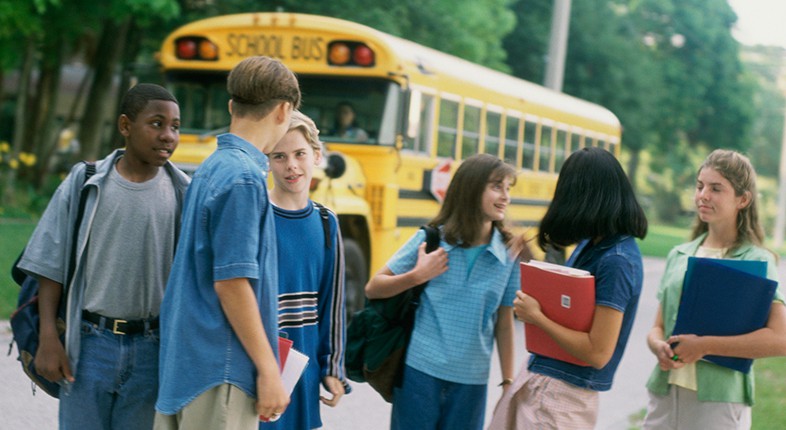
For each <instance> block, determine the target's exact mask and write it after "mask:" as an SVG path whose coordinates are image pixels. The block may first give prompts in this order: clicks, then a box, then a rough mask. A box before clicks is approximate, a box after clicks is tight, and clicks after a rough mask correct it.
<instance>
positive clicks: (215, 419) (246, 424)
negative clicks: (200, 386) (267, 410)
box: [153, 384, 259, 430]
mask: <svg viewBox="0 0 786 430" xmlns="http://www.w3.org/2000/svg"><path fill="white" fill-rule="evenodd" d="M257 428H259V416H258V415H257V412H256V400H254V399H253V398H252V397H249V396H248V395H247V394H246V393H245V392H243V390H241V389H240V388H238V387H236V386H234V385H232V384H222V385H218V386H216V387H213V388H211V389H209V390H207V391H205V392H204V393H202V394H200V395H199V396H197V398H196V399H194V400H192V401H191V402H190V403H189V404H187V405H186V406H185V407H184V408H183V409H181V410H180V411H179V412H178V413H176V414H175V415H164V414H161V413H159V412H156V418H155V423H154V425H153V429H154V430H179V429H183V430H187V429H189V430H190V429H211V430H257Z"/></svg>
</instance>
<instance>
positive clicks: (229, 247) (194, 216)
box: [156, 134, 278, 415]
mask: <svg viewBox="0 0 786 430" xmlns="http://www.w3.org/2000/svg"><path fill="white" fill-rule="evenodd" d="M267 172H268V158H267V156H265V155H264V154H263V153H262V152H260V151H259V150H258V149H257V148H256V147H254V146H253V145H251V144H250V143H248V142H246V141H245V140H243V139H241V138H239V137H237V136H235V135H232V134H222V135H220V136H218V147H217V149H216V151H215V152H214V153H213V154H212V155H211V156H210V157H208V159H207V160H205V161H204V162H203V163H202V164H201V165H200V167H199V168H198V169H197V170H196V172H195V173H194V177H193V180H192V182H191V186H190V187H189V189H188V192H187V194H186V201H185V206H184V208H183V221H182V230H181V233H180V243H179V246H178V249H177V252H176V254H175V261H174V264H173V266H172V271H171V273H170V276H169V282H168V283H167V289H166V292H165V293H164V301H163V303H162V305H161V356H160V359H159V362H160V369H159V376H160V385H159V396H158V402H157V403H156V409H157V410H158V411H159V412H161V413H163V414H166V415H172V414H175V413H177V412H178V411H179V410H181V409H182V408H183V407H184V406H185V405H186V404H188V403H189V402H191V401H192V400H193V399H195V398H196V397H197V396H199V395H200V394H202V393H203V392H205V391H207V390H209V389H210V388H213V387H215V386H217V385H221V384H224V383H229V384H232V385H235V386H237V387H238V388H240V389H242V390H243V391H244V392H245V393H247V394H248V395H249V396H251V397H256V373H257V372H256V368H255V366H254V364H253V363H252V361H251V359H250V357H249V356H248V354H247V353H246V351H245V349H244V348H243V345H242V344H241V343H240V340H239V339H238V337H237V334H235V332H234V330H233V329H232V327H231V326H230V324H229V321H228V320H227V318H226V316H225V315H224V311H223V309H222V307H221V304H220V302H219V300H218V296H217V295H216V292H215V287H214V284H215V282H216V281H222V280H229V279H235V278H246V279H248V281H249V282H250V284H251V287H252V289H253V291H254V295H255V296H256V300H257V303H258V305H259V312H260V315H261V316H262V323H263V325H264V327H265V332H266V335H267V338H268V341H269V342H270V345H271V347H272V348H273V351H274V353H275V354H276V356H277V355H278V341H277V339H278V335H277V333H278V321H277V311H276V309H277V295H278V268H277V267H278V259H277V253H276V241H275V220H274V217H273V215H272V210H271V208H270V203H269V200H268V194H267V187H266V185H267Z"/></svg>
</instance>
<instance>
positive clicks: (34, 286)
mask: <svg viewBox="0 0 786 430" xmlns="http://www.w3.org/2000/svg"><path fill="white" fill-rule="evenodd" d="M83 163H85V177H84V180H83V182H82V184H83V185H84V183H85V182H87V180H88V179H89V178H90V176H92V175H93V174H94V173H95V171H96V166H95V163H91V162H86V161H84V162H83ZM86 195H87V193H86V192H85V190H82V192H81V194H80V195H79V209H78V212H77V215H76V223H75V224H74V226H73V239H72V240H71V243H72V245H73V246H72V248H71V259H70V261H69V264H68V272H67V273H68V276H67V277H66V281H65V284H64V285H63V293H62V294H61V295H60V304H59V306H58V308H57V321H56V325H57V332H58V334H59V335H60V342H62V343H63V344H64V345H65V328H66V319H65V312H66V298H67V296H68V285H67V283H68V282H69V281H70V280H71V277H72V276H73V274H74V268H75V267H76V242H77V239H76V238H77V237H78V235H79V225H80V224H81V223H82V216H83V215H84V211H85V201H86ZM23 254H24V251H22V252H21V253H20V254H19V257H17V259H16V261H15V262H14V265H13V266H12V267H11V277H12V278H13V279H14V281H15V282H16V283H17V284H19V286H20V287H21V289H20V291H19V298H18V300H17V308H16V310H15V311H14V312H13V313H12V314H11V319H10V322H11V331H12V332H13V338H12V339H11V344H10V345H9V347H8V355H11V351H12V350H13V344H14V342H16V349H17V352H18V354H19V355H18V357H17V360H19V361H20V362H21V363H22V370H24V372H25V374H27V376H28V377H29V378H30V380H31V381H32V383H33V385H32V388H33V394H35V391H36V386H37V387H39V388H41V389H42V390H43V391H44V392H45V393H47V394H49V395H50V396H52V397H55V398H59V396H60V385H58V384H57V383H56V382H51V381H49V380H47V379H45V378H44V377H42V376H41V375H39V374H38V372H37V371H36V368H35V363H34V362H33V360H34V359H35V355H36V352H37V351H38V338H39V319H40V318H39V314H38V288H39V285H38V279H36V278H35V277H32V276H29V275H27V274H26V273H25V272H24V271H22V270H21V269H20V268H19V267H18V264H19V260H21V258H22V255H23Z"/></svg>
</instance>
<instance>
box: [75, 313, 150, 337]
mask: <svg viewBox="0 0 786 430" xmlns="http://www.w3.org/2000/svg"><path fill="white" fill-rule="evenodd" d="M82 319H83V320H85V321H87V322H90V323H93V324H95V325H97V326H99V327H101V328H105V329H107V330H111V331H112V333H114V334H139V333H144V332H145V331H147V330H155V329H157V328H158V317H155V318H151V319H146V320H132V321H127V320H122V319H119V318H109V317H105V316H103V315H99V314H94V313H93V312H89V311H86V310H83V311H82Z"/></svg>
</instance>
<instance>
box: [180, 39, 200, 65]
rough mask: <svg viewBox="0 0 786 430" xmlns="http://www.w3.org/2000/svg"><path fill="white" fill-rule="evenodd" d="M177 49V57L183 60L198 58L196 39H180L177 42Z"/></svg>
mask: <svg viewBox="0 0 786 430" xmlns="http://www.w3.org/2000/svg"><path fill="white" fill-rule="evenodd" d="M175 51H176V52H177V58H180V59H182V60H191V59H193V58H196V55H197V45H196V41H194V40H193V39H178V40H177V41H176V42H175Z"/></svg>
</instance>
